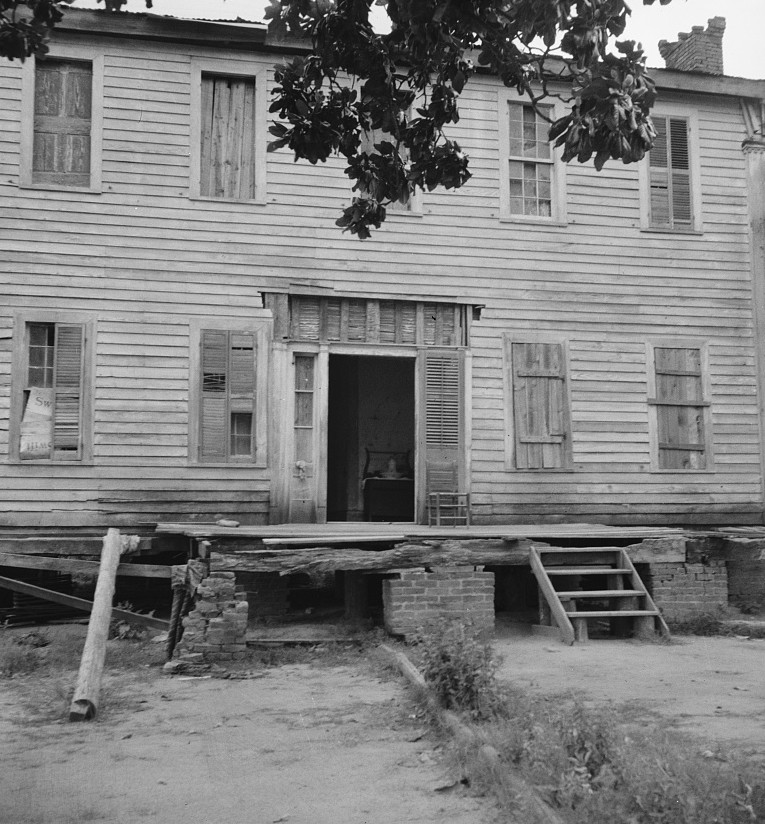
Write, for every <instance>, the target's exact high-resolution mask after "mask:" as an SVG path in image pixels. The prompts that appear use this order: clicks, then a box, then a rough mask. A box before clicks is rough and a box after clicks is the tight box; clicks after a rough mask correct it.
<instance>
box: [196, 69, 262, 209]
mask: <svg viewBox="0 0 765 824" xmlns="http://www.w3.org/2000/svg"><path fill="white" fill-rule="evenodd" d="M255 94H256V89H255V81H254V80H253V79H251V78H239V77H220V76H216V75H202V95H201V107H202V112H201V124H202V126H201V128H202V134H201V138H200V144H201V149H200V157H201V163H200V169H201V175H200V186H199V191H200V194H201V195H202V196H203V197H220V198H229V199H231V200H253V199H254V198H255V197H256V194H257V192H256V187H255V125H256V109H255Z"/></svg>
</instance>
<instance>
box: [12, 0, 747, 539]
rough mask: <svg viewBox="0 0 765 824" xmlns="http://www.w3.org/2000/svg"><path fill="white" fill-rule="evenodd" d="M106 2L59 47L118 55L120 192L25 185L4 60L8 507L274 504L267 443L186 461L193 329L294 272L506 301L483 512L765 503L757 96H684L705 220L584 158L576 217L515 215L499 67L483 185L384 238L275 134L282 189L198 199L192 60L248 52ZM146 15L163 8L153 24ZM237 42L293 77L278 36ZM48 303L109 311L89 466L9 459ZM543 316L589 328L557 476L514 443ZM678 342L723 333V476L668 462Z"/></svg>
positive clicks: (711, 357)
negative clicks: (29, 334)
mask: <svg viewBox="0 0 765 824" xmlns="http://www.w3.org/2000/svg"><path fill="white" fill-rule="evenodd" d="M135 17H137V16H125V19H126V20H127V21H128V22H126V23H125V24H124V25H125V26H129V25H133V24H132V23H131V22H130V20H131V18H135ZM96 19H101V20H102V19H103V14H102V13H99V12H86V11H78V12H70V13H68V14H67V20H68V21H69V22H68V23H67V24H66V26H65V27H62V28H61V30H60V31H59V32H58V33H56V34H54V36H53V41H52V42H53V48H52V53H53V54H56V48H57V44H59V43H61V44H65V45H67V46H82V47H84V48H86V49H87V50H88V51H89V52H90V53H92V54H100V55H103V128H102V146H101V149H102V174H101V177H102V190H101V192H100V193H90V192H76V191H66V190H62V189H58V190H52V189H48V190H43V189H34V188H28V187H27V188H25V187H21V186H19V180H20V173H21V172H20V169H21V161H20V136H21V124H20V119H21V111H22V73H23V70H22V67H21V66H20V65H19V63H18V62H17V61H14V62H12V63H11V62H7V61H5V62H3V63H0V284H1V286H2V294H3V300H2V304H0V485H1V486H2V492H1V493H0V525H6V526H8V525H10V526H30V527H31V526H35V525H56V524H60V525H80V524H81V525H93V524H113V525H122V524H131V523H137V522H141V523H148V522H152V521H156V520H189V519H193V518H200V519H202V520H210V519H211V518H212V517H213V516H216V515H221V516H227V517H234V518H237V519H239V520H241V521H243V522H245V523H257V522H260V521H263V520H265V519H266V518H267V516H268V508H269V488H270V485H271V480H272V479H271V474H270V473H271V469H270V468H269V466H268V465H266V466H260V465H259V466H256V467H253V466H247V465H229V466H205V465H200V464H195V463H194V462H192V461H190V459H189V456H190V453H191V451H192V450H193V448H194V445H193V444H190V443H189V425H190V424H189V412H190V401H189V365H190V355H189V350H190V341H191V339H190V331H189V330H190V325H191V324H192V323H195V322H198V323H203V321H204V320H205V319H206V318H210V317H217V316H225V317H228V318H238V319H246V318H249V317H253V316H256V315H257V316H262V315H263V312H264V310H263V309H262V303H261V296H260V295H261V292H272V291H275V292H279V291H285V290H286V288H287V287H288V286H289V285H290V284H292V285H293V289H294V290H295V291H297V292H299V291H300V289H301V287H303V288H305V289H306V291H311V290H312V289H315V288H316V287H320V288H325V289H331V290H334V293H335V294H336V295H337V296H351V297H361V296H369V297H373V298H379V299H386V298H387V299H396V298H400V297H402V296H406V298H407V299H408V300H413V301H425V300H428V299H438V300H442V301H453V302H455V303H460V304H480V305H482V306H483V307H484V308H483V310H482V315H481V318H480V320H478V321H474V322H473V324H472V328H471V351H472V373H471V374H472V387H471V396H472V399H471V404H470V406H471V420H470V427H469V431H471V433H472V443H471V445H470V446H471V448H470V472H471V478H470V481H471V492H472V502H473V507H474V517H475V520H476V521H477V522H481V521H483V522H489V521H494V522H506V523H512V522H525V523H528V522H530V521H532V520H537V521H572V520H582V521H602V522H611V523H635V524H650V523H656V524H660V523H694V522H698V523H702V522H720V523H749V522H759V521H760V520H761V516H762V508H763V497H762V488H761V478H760V449H761V443H760V435H759V417H758V396H757V393H758V389H757V382H756V363H755V358H756V350H755V343H754V314H753V305H752V282H751V265H750V243H749V223H748V212H747V178H746V165H745V159H744V156H743V154H742V151H741V142H742V140H743V139H744V137H745V136H746V134H745V128H744V123H743V120H742V115H741V111H740V104H739V100H738V98H737V97H736V96H733V95H731V96H723V95H719V94H690V95H689V94H685V93H680V94H678V93H674V96H673V93H672V92H668V93H667V94H665V95H664V96H663V98H662V100H663V102H664V103H665V104H666V105H667V106H671V105H672V103H673V101H677V102H682V103H685V104H688V102H689V101H691V103H692V105H693V107H694V109H695V111H696V117H697V118H698V126H699V149H700V176H701V186H702V216H701V221H702V227H703V232H702V233H700V234H679V233H655V232H644V231H641V228H640V225H641V224H640V221H641V211H640V186H639V173H638V169H637V167H635V166H622V165H620V164H613V165H607V166H606V168H605V169H604V170H603V171H602V172H601V173H596V172H595V171H594V169H593V168H592V164H586V165H579V164H576V163H573V164H571V165H570V166H568V167H567V168H566V169H565V170H564V173H565V178H566V202H567V213H568V214H567V221H566V222H565V223H563V224H560V225H544V224H529V223H524V222H522V221H512V220H501V219H500V192H499V189H500V186H499V175H500V172H499V165H500V163H501V162H502V161H501V149H502V147H501V145H500V140H499V129H498V110H499V109H500V108H501V106H502V105H503V104H502V103H501V101H502V100H503V94H504V90H502V89H501V88H500V86H499V84H498V83H497V82H496V80H495V79H494V78H491V77H488V76H486V75H481V76H477V77H475V78H474V79H473V80H471V82H470V84H469V86H468V88H467V90H466V92H465V94H464V96H463V102H462V110H461V111H462V119H461V121H460V123H459V124H458V125H457V126H455V127H454V129H453V130H452V135H453V136H454V137H455V138H456V139H457V140H459V141H460V143H461V144H462V145H463V148H464V149H465V150H466V151H467V153H468V154H469V155H470V159H471V171H472V173H473V177H472V179H471V180H470V182H469V183H468V184H467V185H466V186H465V187H464V188H463V189H461V190H460V191H458V192H444V191H439V192H432V193H426V194H424V196H423V197H422V208H421V210H420V211H417V210H415V211H413V212H411V213H406V212H401V211H398V212H396V213H393V214H391V215H390V217H389V219H388V221H387V222H386V224H385V226H384V228H383V229H381V230H379V231H376V232H374V234H373V237H372V238H371V239H370V240H367V241H363V242H361V241H359V240H357V239H355V238H353V237H351V236H349V235H347V234H342V233H341V232H340V230H339V229H337V228H336V227H335V225H334V221H335V219H336V218H337V216H338V214H339V210H340V209H341V208H342V206H343V205H344V204H346V203H347V202H348V200H349V193H348V187H347V185H346V180H345V178H344V177H343V175H342V166H343V164H342V163H341V162H340V161H339V160H331V161H330V162H328V163H326V164H319V165H318V166H311V165H310V164H307V163H297V164H295V163H294V162H293V159H292V157H291V156H290V155H289V153H288V152H287V151H284V150H282V151H278V152H275V153H272V154H269V155H268V156H267V160H266V180H265V188H264V196H263V197H262V199H261V201H262V202H252V203H236V202H229V201H222V200H220V201H215V200H202V199H192V198H190V197H189V193H190V164H191V154H192V135H191V129H192V120H193V119H192V112H191V105H192V98H193V95H192V83H193V77H194V73H193V65H194V61H195V60H198V59H204V60H208V61H210V60H216V59H226V58H227V57H230V56H231V55H230V54H228V53H227V52H226V51H225V50H224V49H221V48H219V47H217V46H216V44H215V27H214V26H209V27H207V29H205V28H204V26H202V25H201V24H200V25H199V26H198V27H197V28H198V29H199V30H200V31H202V30H204V31H205V32H206V34H205V37H206V38H207V42H206V43H204V42H198V43H196V44H194V43H186V44H178V43H173V42H169V41H157V42H150V41H147V40H144V39H131V38H130V37H127V36H115V37H108V38H106V37H100V36H98V35H88V34H87V33H86V31H85V30H87V29H88V28H91V27H92V26H91V23H92V21H93V20H96ZM146 21H147V22H144V23H140V26H143V27H144V29H146V28H150V27H151V26H152V25H153V24H152V23H151V18H149V17H147V18H146ZM120 25H121V24H120V23H119V22H118V20H117V18H114V19H113V20H112V22H109V26H110V27H112V28H115V29H116V30H119V28H120ZM136 25H138V24H136ZM157 25H158V24H157ZM162 25H163V26H164V29H163V30H167V27H168V26H171V24H170V23H167V22H165V23H163V24H162ZM67 26H68V28H67ZM140 26H139V27H140ZM78 28H80V29H82V31H77V29H78ZM117 33H119V32H118V31H117ZM202 39H204V38H201V37H200V41H201V40H202ZM235 58H236V60H238V61H240V62H241V61H245V62H247V63H248V64H251V65H252V66H254V67H257V68H258V69H260V71H262V72H264V73H265V76H266V77H267V78H268V83H269V84H271V83H272V82H273V68H272V67H273V64H274V62H276V60H277V59H279V58H278V55H275V54H273V53H268V52H265V51H260V52H259V51H257V50H252V51H249V52H244V51H240V52H237V53H236V55H235ZM42 309H49V310H56V311H72V312H87V313H92V315H93V316H94V317H95V319H96V330H97V331H96V341H95V352H96V356H95V363H96V366H95V379H94V428H93V460H92V462H91V463H87V464H67V465H55V464H53V463H50V464H32V463H29V462H27V463H26V464H24V465H22V464H21V463H19V462H13V461H10V460H7V458H8V456H9V454H10V451H9V440H8V439H9V431H8V428H9V426H8V421H9V413H10V406H9V405H10V397H11V395H10V385H11V374H12V369H11V355H12V340H11V336H12V332H13V317H14V313H15V312H19V311H21V312H24V311H29V310H42ZM531 333H533V334H534V335H537V336H538V335H540V334H544V333H549V334H550V335H551V336H554V338H555V339H556V340H558V339H561V340H564V341H565V345H566V357H567V370H568V373H567V392H568V398H569V402H570V420H571V424H570V425H571V443H570V456H569V458H568V459H567V461H566V465H565V466H564V467H563V468H562V469H561V471H556V472H552V473H549V472H548V473H546V472H543V471H519V470H516V469H513V467H512V463H509V462H508V444H507V441H508V437H509V433H508V416H507V409H508V403H509V399H508V396H507V393H508V389H507V376H506V368H507V367H506V362H505V360H504V357H505V355H504V351H505V349H504V347H505V345H506V341H507V340H513V339H515V340H520V341H523V340H524V336H525V337H526V338H528V337H529V335H530V334H531ZM666 338H672V339H675V340H677V341H679V343H678V344H677V345H682V341H683V340H687V341H694V342H697V341H700V340H701V341H704V342H705V345H706V347H707V350H708V368H709V378H710V398H709V400H710V402H711V422H712V428H711V433H709V438H710V447H711V453H712V456H713V462H712V469H711V470H710V471H708V472H703V473H702V472H699V473H688V472H655V471H652V469H653V464H652V456H651V438H650V424H649V417H650V411H649V407H648V405H647V392H648V372H649V370H650V364H649V363H648V348H647V344H650V343H652V342H654V341H656V340H660V339H666ZM694 345H695V344H694Z"/></svg>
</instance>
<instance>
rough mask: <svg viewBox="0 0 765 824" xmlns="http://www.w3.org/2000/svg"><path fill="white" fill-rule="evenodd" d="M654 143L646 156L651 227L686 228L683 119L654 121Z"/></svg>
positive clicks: (689, 214)
mask: <svg viewBox="0 0 765 824" xmlns="http://www.w3.org/2000/svg"><path fill="white" fill-rule="evenodd" d="M654 126H655V127H656V142H655V143H654V146H653V149H651V152H650V154H649V158H650V159H649V164H650V178H651V205H650V209H651V226H655V227H667V228H670V229H673V228H677V227H687V228H690V227H691V226H692V224H693V209H692V202H691V158H690V141H689V139H688V121H687V119H686V118H684V117H665V116H663V115H662V116H658V117H655V118H654Z"/></svg>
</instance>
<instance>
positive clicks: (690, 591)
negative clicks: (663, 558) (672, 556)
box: [651, 560, 728, 623]
mask: <svg viewBox="0 0 765 824" xmlns="http://www.w3.org/2000/svg"><path fill="white" fill-rule="evenodd" d="M651 594H652V595H653V600H654V601H655V602H656V606H657V607H658V608H659V609H660V610H661V612H662V615H663V616H664V619H665V620H666V621H668V622H669V623H672V622H677V621H687V620H689V619H691V618H694V617H698V616H699V615H702V614H705V613H706V614H708V613H710V612H715V611H716V610H718V609H722V608H724V607H725V606H727V604H728V574H727V570H726V567H725V561H721V560H709V561H707V562H706V563H703V564H701V563H699V564H651Z"/></svg>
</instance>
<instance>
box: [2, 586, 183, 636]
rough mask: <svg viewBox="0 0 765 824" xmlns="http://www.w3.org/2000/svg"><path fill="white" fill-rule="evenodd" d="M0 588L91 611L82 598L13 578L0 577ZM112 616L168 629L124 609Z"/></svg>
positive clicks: (145, 616) (163, 625) (167, 625)
mask: <svg viewBox="0 0 765 824" xmlns="http://www.w3.org/2000/svg"><path fill="white" fill-rule="evenodd" d="M0 587H2V588H3V589H10V590H12V591H13V592H21V593H23V594H24V595H32V596H33V597H35V598H40V599H41V600H43V601H53V603H55V604H63V605H64V606H66V607H72V609H79V610H81V611H82V612H90V611H91V610H92V609H93V602H92V601H86V600H85V599H84V598H76V597H75V596H74V595H66V594H65V593H63V592H54V591H53V590H51V589H43V587H38V586H35V585H34V584H28V583H26V582H25V581H16V580H14V579H13V578H5V577H4V576H0ZM112 615H113V616H114V617H115V618H122V620H123V621H127V622H128V623H130V624H140V625H141V626H144V627H149V628H150V629H157V630H160V631H166V630H167V629H168V628H169V624H168V622H167V621H162V620H161V619H160V618H154V617H153V616H151V615H140V614H139V613H137V612H128V611H127V610H126V609H112Z"/></svg>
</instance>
